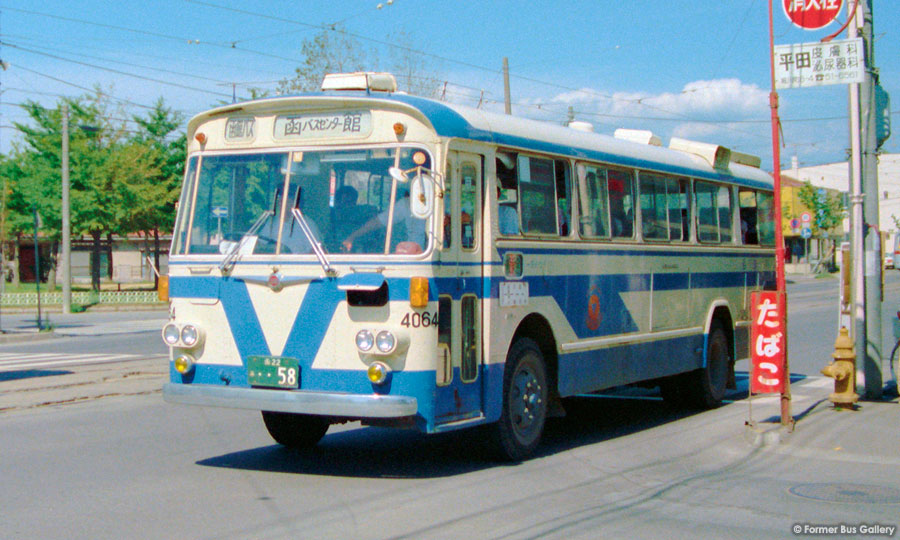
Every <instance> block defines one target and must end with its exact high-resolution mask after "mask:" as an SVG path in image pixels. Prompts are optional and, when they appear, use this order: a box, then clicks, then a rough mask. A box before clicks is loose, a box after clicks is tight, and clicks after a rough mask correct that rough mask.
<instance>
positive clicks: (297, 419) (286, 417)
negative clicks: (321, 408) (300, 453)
mask: <svg viewBox="0 0 900 540" xmlns="http://www.w3.org/2000/svg"><path fill="white" fill-rule="evenodd" d="M262 417H263V423H265V425H266V429H267V430H269V435H271V436H272V438H273V439H275V442H277V443H278V444H281V445H284V446H287V447H288V448H293V449H297V450H303V449H306V448H312V447H313V446H315V445H316V444H317V443H318V442H319V441H320V440H322V437H324V436H325V432H326V431H328V426H329V425H331V423H330V422H329V421H328V419H327V418H322V417H321V416H310V415H308V414H294V413H284V412H274V411H262Z"/></svg>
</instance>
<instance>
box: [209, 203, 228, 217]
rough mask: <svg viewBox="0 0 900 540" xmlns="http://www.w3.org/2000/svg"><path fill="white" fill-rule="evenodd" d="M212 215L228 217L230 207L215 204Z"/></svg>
mask: <svg viewBox="0 0 900 540" xmlns="http://www.w3.org/2000/svg"><path fill="white" fill-rule="evenodd" d="M212 215H213V217H217V218H227V217H228V207H227V206H213V208H212Z"/></svg>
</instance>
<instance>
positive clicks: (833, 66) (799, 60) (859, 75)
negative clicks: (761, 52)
mask: <svg viewBox="0 0 900 540" xmlns="http://www.w3.org/2000/svg"><path fill="white" fill-rule="evenodd" d="M774 65H775V88H776V89H782V88H806V87H811V86H825V85H829V84H851V83H861V82H863V78H864V77H865V74H866V62H865V52H864V47H863V41H862V38H855V39H843V40H836V41H829V42H827V43H821V42H815V43H794V44H791V45H775V58H774Z"/></svg>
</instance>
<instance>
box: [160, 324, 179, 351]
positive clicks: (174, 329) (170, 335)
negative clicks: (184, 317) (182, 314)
mask: <svg viewBox="0 0 900 540" xmlns="http://www.w3.org/2000/svg"><path fill="white" fill-rule="evenodd" d="M162 338H163V341H164V342H166V345H168V346H170V347H174V346H175V345H177V344H178V340H179V339H180V338H181V332H180V331H179V330H178V326H177V325H175V324H174V323H169V324H167V325H165V326H164V327H163V331H162Z"/></svg>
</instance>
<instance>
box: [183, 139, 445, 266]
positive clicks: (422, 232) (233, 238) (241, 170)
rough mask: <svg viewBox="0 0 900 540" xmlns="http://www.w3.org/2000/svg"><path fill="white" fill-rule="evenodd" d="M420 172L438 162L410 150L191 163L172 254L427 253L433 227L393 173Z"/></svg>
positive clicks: (223, 157) (221, 157)
mask: <svg viewBox="0 0 900 540" xmlns="http://www.w3.org/2000/svg"><path fill="white" fill-rule="evenodd" d="M417 166H422V167H425V168H430V167H431V158H430V157H429V156H428V153H427V152H426V151H424V150H421V149H418V148H409V147H406V148H399V149H398V148H380V149H358V150H332V151H286V152H265V153H262V152H257V153H233V154H210V155H203V156H201V157H199V158H198V157H193V158H191V161H190V163H189V167H188V175H187V186H186V188H185V195H188V196H187V197H184V198H183V201H184V203H183V206H184V207H183V208H182V209H181V212H180V214H179V215H180V216H182V217H181V218H180V219H179V220H178V223H177V229H176V231H175V246H174V253H178V254H219V255H226V254H229V255H230V254H232V253H234V252H236V250H239V251H240V254H241V255H246V254H307V253H313V246H312V245H311V243H310V242H311V241H316V242H318V243H320V244H321V246H322V248H323V250H324V252H326V253H367V254H394V253H396V254H406V255H409V254H417V253H423V252H424V251H425V250H427V249H428V240H429V239H428V236H427V235H426V231H427V230H428V228H427V219H419V218H417V217H415V216H413V215H412V214H411V212H410V205H409V187H410V186H409V184H408V183H407V184H404V183H399V182H397V181H396V180H394V179H392V178H391V176H390V174H389V173H388V169H389V168H391V167H399V168H400V169H404V170H407V169H412V168H414V167H417ZM392 200H393V201H395V204H394V208H393V212H391V208H390V207H391V201H392ZM294 209H299V210H300V212H301V213H302V217H303V218H305V220H306V221H307V223H308V225H309V231H310V232H311V233H312V234H311V235H307V234H304V233H303V231H302V228H301V225H300V223H299V222H298V219H297V218H296V217H295V216H294V214H295V213H294V212H293V210H294ZM391 217H392V219H391ZM254 225H256V227H255V228H254ZM388 225H390V226H388Z"/></svg>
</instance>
